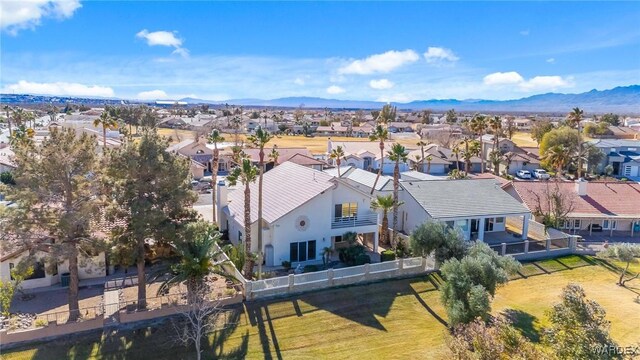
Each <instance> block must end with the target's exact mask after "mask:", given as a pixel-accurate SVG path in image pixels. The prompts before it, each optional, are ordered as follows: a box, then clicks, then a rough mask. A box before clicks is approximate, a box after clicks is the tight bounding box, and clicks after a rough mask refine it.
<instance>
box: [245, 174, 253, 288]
mask: <svg viewBox="0 0 640 360" xmlns="http://www.w3.org/2000/svg"><path fill="white" fill-rule="evenodd" d="M244 232H245V234H244V248H245V256H246V257H247V259H246V260H245V262H244V264H245V265H244V276H245V277H246V278H247V280H249V279H252V278H253V276H252V275H253V274H252V273H253V258H252V257H251V189H250V188H249V182H248V181H247V182H246V183H245V184H244Z"/></svg>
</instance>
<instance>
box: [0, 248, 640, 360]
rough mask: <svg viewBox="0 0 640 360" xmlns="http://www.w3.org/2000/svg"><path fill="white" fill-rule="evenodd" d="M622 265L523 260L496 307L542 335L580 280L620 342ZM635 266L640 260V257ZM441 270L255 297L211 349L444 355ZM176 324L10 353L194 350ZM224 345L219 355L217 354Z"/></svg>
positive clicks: (289, 354)
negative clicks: (181, 340) (563, 295)
mask: <svg viewBox="0 0 640 360" xmlns="http://www.w3.org/2000/svg"><path fill="white" fill-rule="evenodd" d="M615 266H616V265H612V264H609V263H605V262H602V261H600V260H597V259H594V258H592V257H580V256H568V257H563V258H559V259H555V260H545V261H538V262H534V263H529V264H526V265H524V266H523V268H522V271H521V272H520V274H518V275H517V276H514V278H513V281H511V282H510V283H509V284H508V285H507V286H505V287H503V288H501V289H499V290H498V292H497V294H496V297H495V300H494V302H493V309H494V311H493V312H494V313H495V314H498V313H504V314H507V315H508V316H510V317H511V318H512V319H513V320H514V321H515V323H516V326H517V327H518V328H519V329H520V330H521V331H522V332H523V334H524V335H525V336H527V337H529V338H530V339H532V340H534V341H538V340H539V338H540V335H541V334H540V329H541V328H542V327H543V326H545V324H546V317H545V311H547V310H548V309H549V308H550V307H551V305H552V304H553V303H555V302H558V299H559V294H560V291H561V289H562V288H563V287H564V286H565V285H567V284H568V283H569V282H577V283H580V284H581V285H582V286H583V287H584V289H585V291H586V293H587V296H588V297H589V298H592V299H594V300H596V301H597V302H599V303H600V304H601V305H602V306H603V307H604V308H605V309H606V311H607V318H608V319H609V320H610V321H611V323H612V325H611V334H612V336H613V338H614V339H615V340H616V341H618V342H619V344H621V345H633V344H637V343H638V342H640V334H639V333H638V332H637V324H638V323H640V302H638V296H639V294H640V281H636V282H630V283H629V284H628V285H630V286H629V287H628V288H622V287H619V286H617V285H615V282H616V272H615V271H616V267H615ZM632 270H633V271H634V272H637V271H640V266H638V265H634V266H633V268H632ZM441 282H442V279H441V278H440V277H439V276H438V275H430V276H425V277H420V278H414V279H404V280H394V281H387V282H382V283H377V284H372V285H365V286H352V287H347V288H340V289H334V290H329V291H321V292H314V293H308V294H304V295H301V296H298V297H296V298H289V299H278V300H272V301H268V302H256V303H249V304H246V306H245V307H243V308H241V309H238V310H237V311H235V312H234V314H233V315H232V316H231V317H232V318H233V320H232V321H231V322H230V325H229V326H228V327H227V328H226V329H225V330H221V331H218V332H217V333H215V334H213V335H211V336H210V338H209V344H208V347H207V349H208V350H207V354H206V356H205V358H213V357H216V358H219V357H221V358H245V357H246V358H267V359H272V358H278V359H282V358H284V359H286V358H308V359H312V358H328V357H331V358H353V357H358V358H366V357H369V358H389V357H393V358H444V357H446V346H445V343H444V339H445V336H446V313H445V311H444V308H443V307H442V305H441V304H440V299H439V292H438V291H437V288H438V286H439V284H440V283H441ZM173 334H174V329H173V327H172V326H171V324H169V323H168V321H167V322H165V324H164V325H160V324H154V325H153V326H150V327H148V328H143V329H138V330H123V331H111V330H109V331H105V332H103V333H102V334H93V335H82V336H77V337H74V338H72V339H67V340H60V341H58V340H57V341H55V342H49V343H42V344H35V345H33V346H32V347H30V348H22V349H15V350H10V351H9V352H7V353H4V354H2V356H3V359H45V358H46V359H51V358H88V357H95V358H118V359H120V358H126V359H143V358H148V357H149V355H150V354H153V357H154V358H157V359H165V358H166V359H175V358H185V357H186V356H188V355H186V354H187V353H188V351H187V349H185V348H183V347H180V346H177V345H175V344H174V343H173V342H172V340H171V336H172V335H173ZM214 354H215V356H214Z"/></svg>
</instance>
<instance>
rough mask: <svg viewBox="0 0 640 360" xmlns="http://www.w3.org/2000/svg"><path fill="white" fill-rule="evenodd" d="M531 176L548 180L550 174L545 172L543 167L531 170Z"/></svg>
mask: <svg viewBox="0 0 640 360" xmlns="http://www.w3.org/2000/svg"><path fill="white" fill-rule="evenodd" d="M533 177H535V178H536V179H540V180H549V178H551V176H550V175H549V174H547V172H546V171H545V170H544V169H535V170H533Z"/></svg>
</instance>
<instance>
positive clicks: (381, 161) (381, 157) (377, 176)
mask: <svg viewBox="0 0 640 360" xmlns="http://www.w3.org/2000/svg"><path fill="white" fill-rule="evenodd" d="M382 166H384V140H382V139H381V140H380V167H379V168H378V175H376V181H375V182H374V183H373V187H372V188H371V193H372V194H373V192H374V191H375V190H376V185H377V184H378V180H380V175H382Z"/></svg>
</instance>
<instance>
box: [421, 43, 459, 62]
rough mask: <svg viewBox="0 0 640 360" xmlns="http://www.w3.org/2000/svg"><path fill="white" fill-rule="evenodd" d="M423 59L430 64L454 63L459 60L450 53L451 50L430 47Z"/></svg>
mask: <svg viewBox="0 0 640 360" xmlns="http://www.w3.org/2000/svg"><path fill="white" fill-rule="evenodd" d="M424 58H425V60H427V62H428V63H430V64H434V63H439V62H443V61H449V62H456V61H458V60H459V59H460V58H459V57H457V56H456V55H455V54H454V53H453V51H451V49H446V48H442V47H432V46H430V47H429V48H427V52H425V53H424Z"/></svg>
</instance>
